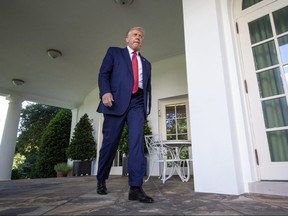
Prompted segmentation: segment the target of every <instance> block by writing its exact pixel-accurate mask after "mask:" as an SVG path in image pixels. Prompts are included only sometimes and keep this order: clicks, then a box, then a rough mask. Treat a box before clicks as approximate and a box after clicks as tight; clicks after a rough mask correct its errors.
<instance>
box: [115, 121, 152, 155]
mask: <svg viewBox="0 0 288 216" xmlns="http://www.w3.org/2000/svg"><path fill="white" fill-rule="evenodd" d="M143 134H144V136H145V135H151V134H152V131H151V128H150V126H149V123H148V120H145V122H144V132H143ZM143 145H144V152H145V153H147V148H146V145H145V141H144V137H143ZM119 151H120V153H121V154H125V155H126V156H127V155H128V127H127V124H125V126H124V129H123V132H122V134H121V138H120V145H119Z"/></svg>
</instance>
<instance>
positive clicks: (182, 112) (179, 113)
mask: <svg viewBox="0 0 288 216" xmlns="http://www.w3.org/2000/svg"><path fill="white" fill-rule="evenodd" d="M176 117H177V118H185V117H186V106H185V105H179V106H176Z"/></svg>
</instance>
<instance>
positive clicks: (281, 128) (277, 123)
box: [237, 0, 288, 180]
mask: <svg viewBox="0 0 288 216" xmlns="http://www.w3.org/2000/svg"><path fill="white" fill-rule="evenodd" d="M237 23H238V26H239V39H240V40H239V41H240V46H241V54H242V59H243V71H244V74H243V76H244V80H245V85H246V95H247V104H248V106H249V110H250V116H249V119H250V120H251V121H250V123H251V128H252V130H253V133H252V136H253V142H254V148H255V158H256V161H257V165H258V167H259V175H260V179H261V180H288V172H287V171H288V104H287V102H288V98H287V97H288V2H287V1H285V0H279V1H275V2H274V3H272V4H269V5H267V6H265V7H261V8H259V9H258V10H255V11H254V12H252V13H249V14H247V15H245V16H244V17H241V18H239V19H238V20H237Z"/></svg>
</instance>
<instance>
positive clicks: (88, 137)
mask: <svg viewBox="0 0 288 216" xmlns="http://www.w3.org/2000/svg"><path fill="white" fill-rule="evenodd" d="M92 132H93V128H92V124H91V122H90V120H89V118H88V115H87V114H86V113H85V114H84V115H83V116H82V117H81V118H80V120H79V122H78V123H77V124H76V126H75V129H74V132H73V135H72V138H71V142H70V145H69V146H68V148H67V151H66V153H67V157H68V158H71V159H72V160H73V175H75V176H80V175H91V161H92V160H93V159H95V158H96V142H95V140H94V137H93V135H92Z"/></svg>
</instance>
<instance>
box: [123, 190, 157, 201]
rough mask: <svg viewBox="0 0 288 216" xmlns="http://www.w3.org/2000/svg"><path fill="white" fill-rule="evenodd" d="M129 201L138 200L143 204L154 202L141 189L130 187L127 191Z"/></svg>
mask: <svg viewBox="0 0 288 216" xmlns="http://www.w3.org/2000/svg"><path fill="white" fill-rule="evenodd" d="M128 199H129V200H138V201H139V202H143V203H153V202H154V200H153V198H152V197H149V196H147V195H146V193H145V192H144V191H143V189H142V187H130V191H129V198H128Z"/></svg>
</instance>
